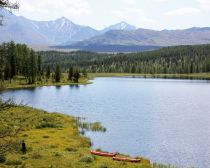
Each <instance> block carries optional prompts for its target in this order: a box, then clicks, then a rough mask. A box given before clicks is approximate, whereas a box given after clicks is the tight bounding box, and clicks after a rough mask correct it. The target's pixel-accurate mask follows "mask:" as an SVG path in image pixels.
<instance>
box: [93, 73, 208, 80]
mask: <svg viewBox="0 0 210 168" xmlns="http://www.w3.org/2000/svg"><path fill="white" fill-rule="evenodd" d="M89 76H90V78H91V79H93V78H95V77H126V76H132V77H144V78H166V79H202V80H210V73H195V74H131V73H90V74H89Z"/></svg>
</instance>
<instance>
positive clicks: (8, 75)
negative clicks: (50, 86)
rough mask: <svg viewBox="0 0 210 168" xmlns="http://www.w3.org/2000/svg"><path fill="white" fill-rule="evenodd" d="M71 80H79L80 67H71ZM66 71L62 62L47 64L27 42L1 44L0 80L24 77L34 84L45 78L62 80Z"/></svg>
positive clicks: (55, 80) (56, 80)
mask: <svg viewBox="0 0 210 168" xmlns="http://www.w3.org/2000/svg"><path fill="white" fill-rule="evenodd" d="M69 69H71V71H70V70H69V71H70V72H68V73H69V78H68V79H69V80H71V81H74V82H78V81H79V78H80V71H79V69H78V68H74V67H69ZM63 72H65V71H64V70H63V69H62V67H61V65H60V63H59V62H56V63H55V64H54V65H53V66H45V65H44V64H43V58H42V56H41V55H40V54H39V53H37V52H35V51H34V50H33V49H31V48H29V47H27V46H26V45H25V44H15V43H14V42H9V43H3V44H2V45H0V81H1V83H3V82H4V81H11V80H12V79H16V78H20V77H23V78H24V79H25V81H26V82H27V83H28V84H34V83H36V82H37V81H42V80H43V79H52V80H53V81H54V82H60V81H61V79H62V73H63Z"/></svg>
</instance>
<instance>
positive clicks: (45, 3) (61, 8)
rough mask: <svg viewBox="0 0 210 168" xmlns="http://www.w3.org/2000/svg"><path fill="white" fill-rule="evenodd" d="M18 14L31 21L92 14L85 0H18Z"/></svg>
mask: <svg viewBox="0 0 210 168" xmlns="http://www.w3.org/2000/svg"><path fill="white" fill-rule="evenodd" d="M20 4H21V6H20V9H19V14H20V15H21V14H23V13H24V15H26V16H30V17H31V18H33V19H38V20H40V18H41V19H50V18H55V17H60V16H66V17H72V16H81V15H88V14H91V13H92V10H91V7H90V4H89V2H88V1H87V0H59V1H57V0H42V1H37V0H30V1H29V0H20Z"/></svg>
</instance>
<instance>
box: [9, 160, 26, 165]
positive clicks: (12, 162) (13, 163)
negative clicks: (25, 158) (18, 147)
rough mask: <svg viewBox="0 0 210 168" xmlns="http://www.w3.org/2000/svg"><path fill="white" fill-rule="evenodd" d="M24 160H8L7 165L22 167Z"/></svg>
mask: <svg viewBox="0 0 210 168" xmlns="http://www.w3.org/2000/svg"><path fill="white" fill-rule="evenodd" d="M21 164H22V160H7V161H6V165H21Z"/></svg>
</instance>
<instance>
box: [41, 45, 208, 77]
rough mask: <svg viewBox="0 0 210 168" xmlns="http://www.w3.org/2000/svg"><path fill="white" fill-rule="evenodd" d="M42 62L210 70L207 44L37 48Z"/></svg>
mask: <svg viewBox="0 0 210 168" xmlns="http://www.w3.org/2000/svg"><path fill="white" fill-rule="evenodd" d="M39 54H40V55H41V56H42V59H43V62H44V65H45V66H50V67H53V66H54V64H56V63H57V62H60V64H61V66H62V68H63V69H64V70H67V68H68V67H69V66H75V67H79V68H85V69H87V70H88V72H117V73H122V72H125V73H148V74H157V73H159V74H160V73H161V74H190V73H201V72H209V71H210V45H198V46H177V47H166V48H162V49H159V50H156V51H148V52H140V53H129V54H126V53H119V54H98V53H91V52H82V51H77V52H70V53H64V52H54V51H49V52H40V53H39Z"/></svg>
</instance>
